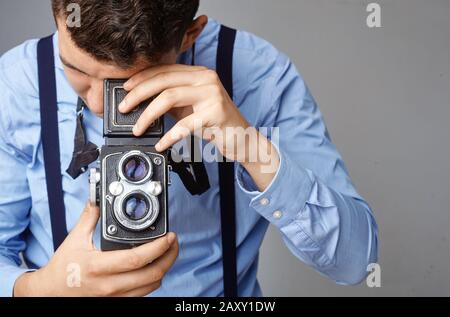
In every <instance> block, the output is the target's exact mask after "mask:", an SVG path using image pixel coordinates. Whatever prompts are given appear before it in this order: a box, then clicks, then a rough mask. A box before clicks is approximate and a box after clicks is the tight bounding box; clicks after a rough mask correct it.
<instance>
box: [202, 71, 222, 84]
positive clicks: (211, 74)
mask: <svg viewBox="0 0 450 317" xmlns="http://www.w3.org/2000/svg"><path fill="white" fill-rule="evenodd" d="M205 76H206V77H207V78H208V81H209V82H211V83H213V84H217V83H219V82H220V80H219V76H218V75H217V73H216V71H214V70H212V69H207V70H205Z"/></svg>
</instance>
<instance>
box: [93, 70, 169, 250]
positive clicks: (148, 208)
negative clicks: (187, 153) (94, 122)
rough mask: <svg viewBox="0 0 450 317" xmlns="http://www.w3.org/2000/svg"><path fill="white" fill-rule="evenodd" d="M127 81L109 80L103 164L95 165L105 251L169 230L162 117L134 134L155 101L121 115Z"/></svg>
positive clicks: (95, 189)
mask: <svg viewBox="0 0 450 317" xmlns="http://www.w3.org/2000/svg"><path fill="white" fill-rule="evenodd" d="M125 81H126V80H119V79H113V80H105V82H104V118H103V119H104V120H103V135H104V138H105V145H104V146H103V147H102V148H101V150H100V158H99V168H98V169H91V173H90V177H89V181H90V200H91V202H93V203H96V204H98V205H99V207H100V213H101V217H100V222H101V249H102V250H104V251H108V250H118V249H127V248H131V247H134V246H137V245H140V244H143V243H146V242H149V241H151V240H153V239H155V238H158V237H161V236H163V235H165V234H166V233H167V232H168V199H167V194H168V184H169V164H168V153H167V151H166V152H164V153H158V152H157V151H156V150H155V148H154V146H155V145H156V143H157V142H158V141H159V139H160V138H161V137H162V136H163V133H164V120H163V118H160V119H158V120H157V121H155V123H153V124H152V126H151V127H149V129H148V130H147V131H146V133H145V134H144V135H143V136H142V137H139V138H136V137H134V135H133V132H132V129H133V126H134V124H135V123H136V121H137V119H138V118H139V116H140V115H141V114H142V112H143V111H144V110H145V109H146V108H147V106H148V105H149V103H150V102H151V100H147V101H145V102H143V103H142V104H140V105H139V106H138V107H136V108H135V109H134V111H132V112H130V113H127V114H122V113H120V112H119V111H118V106H119V104H120V102H121V101H122V100H123V99H124V97H125V96H126V94H127V92H126V91H125V90H124V89H123V84H124V83H125Z"/></svg>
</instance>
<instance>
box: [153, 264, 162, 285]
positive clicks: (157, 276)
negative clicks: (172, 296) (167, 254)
mask: <svg viewBox="0 0 450 317" xmlns="http://www.w3.org/2000/svg"><path fill="white" fill-rule="evenodd" d="M163 277H164V270H163V269H162V268H160V267H158V266H155V267H154V268H153V270H152V280H153V281H155V282H159V281H161V280H162V279H163Z"/></svg>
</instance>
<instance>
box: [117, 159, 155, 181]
mask: <svg viewBox="0 0 450 317" xmlns="http://www.w3.org/2000/svg"><path fill="white" fill-rule="evenodd" d="M148 172H149V166H148V163H147V161H146V160H145V159H144V158H143V157H141V156H137V155H134V156H131V157H129V158H128V159H127V160H126V161H125V162H124V164H123V175H124V176H125V177H126V179H128V180H129V181H131V182H140V181H142V180H143V179H144V178H145V177H146V176H147V174H148Z"/></svg>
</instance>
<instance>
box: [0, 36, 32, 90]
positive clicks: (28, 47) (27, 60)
mask: <svg viewBox="0 0 450 317" xmlns="http://www.w3.org/2000/svg"><path fill="white" fill-rule="evenodd" d="M37 43H38V40H37V39H31V40H28V41H25V42H24V43H22V44H20V45H18V46H16V47H14V48H12V49H11V50H9V51H7V52H6V53H5V54H3V55H2V56H1V57H0V82H1V85H0V89H1V90H2V91H3V92H4V93H7V92H9V93H12V94H15V95H18V96H37V93H38V84H37Z"/></svg>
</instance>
